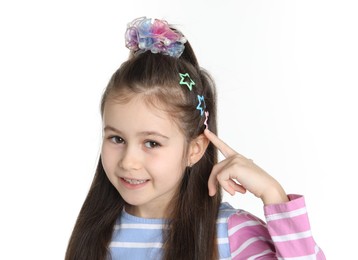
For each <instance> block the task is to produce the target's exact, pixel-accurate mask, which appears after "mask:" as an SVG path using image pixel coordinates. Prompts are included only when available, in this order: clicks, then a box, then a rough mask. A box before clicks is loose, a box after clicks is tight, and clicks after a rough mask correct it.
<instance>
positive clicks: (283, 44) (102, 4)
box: [0, 0, 358, 259]
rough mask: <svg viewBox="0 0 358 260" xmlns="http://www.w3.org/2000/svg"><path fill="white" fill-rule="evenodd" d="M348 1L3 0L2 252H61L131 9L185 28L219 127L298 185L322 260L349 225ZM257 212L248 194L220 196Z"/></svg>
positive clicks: (350, 249) (291, 188)
mask: <svg viewBox="0 0 358 260" xmlns="http://www.w3.org/2000/svg"><path fill="white" fill-rule="evenodd" d="M357 13H358V8H357V4H356V3H355V1H233V0H232V1H219V0H216V1H208V0H206V1H204V0H201V1H193V0H190V1H189V0H185V1H169V0H167V1H159V0H152V1H142V0H140V1H138V0H137V1H127V2H125V1H38V0H37V1H25V0H23V1H1V2H0V39H1V40H0V120H1V128H0V160H1V161H0V162H1V164H0V165H1V170H0V207H1V214H0V239H1V243H0V245H1V249H0V258H1V259H63V256H64V252H65V250H66V246H67V241H68V238H69V236H70V233H71V231H72V228H73V225H74V222H75V219H76V217H77V214H78V211H79V209H80V207H81V205H82V202H83V200H84V198H85V196H86V194H87V191H88V188H89V186H90V183H91V181H92V177H93V174H94V171H95V166H96V163H97V159H98V156H99V150H100V144H101V121H100V113H99V102H100V96H101V94H102V91H103V89H104V87H105V86H106V84H107V82H108V80H109V78H110V76H111V74H112V73H113V72H114V71H115V69H116V68H117V67H118V66H119V65H120V64H121V63H122V62H123V61H124V60H125V59H126V57H127V55H128V51H127V49H126V48H125V47H124V39H123V34H124V31H125V27H126V24H127V23H128V22H129V21H131V20H133V19H134V18H137V17H140V16H148V17H156V18H162V19H166V20H167V21H168V22H170V23H172V24H175V25H177V27H178V28H179V29H181V30H182V31H183V32H184V33H185V34H186V36H187V38H188V39H189V41H190V42H191V44H192V45H193V47H194V49H195V50H196V53H197V56H198V59H199V62H200V64H201V66H203V67H204V68H206V69H207V70H209V72H211V74H212V75H213V77H214V78H215V79H216V83H217V87H218V93H219V100H218V103H219V104H218V105H219V108H218V110H219V136H220V137H221V138H222V139H223V140H225V141H226V142H227V143H228V144H229V145H230V146H231V147H233V148H234V149H236V150H237V151H238V152H240V153H242V154H244V155H245V156H247V157H249V158H252V159H253V160H254V161H255V162H256V163H257V164H258V165H260V166H261V167H262V168H264V169H265V170H266V171H268V172H269V173H270V174H271V175H273V176H274V177H275V178H276V179H277V180H279V181H280V182H281V184H282V185H283V186H284V188H285V190H286V191H287V192H288V193H299V194H304V195H305V197H306V203H307V207H308V211H309V215H310V221H311V225H312V232H313V235H314V237H315V240H316V242H317V243H318V244H319V245H320V246H321V247H322V248H323V250H324V252H325V254H326V256H327V258H328V259H352V256H353V255H355V251H356V250H355V247H356V241H354V239H352V238H349V237H348V236H349V235H353V236H355V235H356V234H357V232H358V230H357V224H356V222H357V217H358V216H357V213H356V210H354V208H355V207H356V202H355V200H356V198H357V195H356V190H357V185H356V183H355V181H354V179H355V178H354V177H355V175H357V174H358V167H357V165H356V163H357V158H356V157H357V155H358V153H357V147H358V138H357V133H358V127H357V111H358V104H357V94H356V88H357V87H358V84H357V83H358V80H357V69H358V63H357V60H358V52H357V49H358V48H357V46H358V40H357V28H358V26H357V25H358V18H357V17H358V16H357ZM225 199H226V200H229V201H230V202H231V203H232V204H233V205H234V206H236V207H240V208H244V209H246V210H249V211H251V212H252V213H254V214H256V215H258V216H260V217H263V211H262V203H261V201H259V200H258V199H256V198H254V196H252V195H245V196H242V195H236V196H235V197H233V198H231V197H228V196H225Z"/></svg>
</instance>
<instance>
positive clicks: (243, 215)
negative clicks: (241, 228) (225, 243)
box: [228, 210, 266, 229]
mask: <svg viewBox="0 0 358 260" xmlns="http://www.w3.org/2000/svg"><path fill="white" fill-rule="evenodd" d="M249 220H254V221H258V222H259V223H261V224H262V225H266V224H265V222H264V221H262V220H261V219H259V218H258V217H256V216H254V215H252V214H250V213H248V212H246V211H243V210H242V211H239V212H237V213H236V214H233V215H231V216H230V217H229V220H228V225H229V229H230V228H231V227H233V226H237V225H240V224H242V223H244V222H246V221H249ZM259 223H258V224H259Z"/></svg>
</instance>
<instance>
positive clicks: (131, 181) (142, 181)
mask: <svg viewBox="0 0 358 260" xmlns="http://www.w3.org/2000/svg"><path fill="white" fill-rule="evenodd" d="M121 179H122V180H123V181H125V182H126V183H129V184H132V185H139V184H143V183H145V182H147V181H148V180H136V179H127V178H121Z"/></svg>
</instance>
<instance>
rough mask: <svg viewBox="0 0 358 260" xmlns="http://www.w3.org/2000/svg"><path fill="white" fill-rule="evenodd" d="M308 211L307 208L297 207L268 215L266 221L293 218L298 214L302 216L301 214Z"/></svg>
mask: <svg viewBox="0 0 358 260" xmlns="http://www.w3.org/2000/svg"><path fill="white" fill-rule="evenodd" d="M306 213H307V209H306V208H300V209H296V210H293V211H289V212H283V213H276V214H271V215H267V216H266V221H267V222H268V221H272V220H277V219H284V218H293V217H297V216H300V215H303V214H306Z"/></svg>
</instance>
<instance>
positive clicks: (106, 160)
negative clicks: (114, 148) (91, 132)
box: [101, 145, 115, 175]
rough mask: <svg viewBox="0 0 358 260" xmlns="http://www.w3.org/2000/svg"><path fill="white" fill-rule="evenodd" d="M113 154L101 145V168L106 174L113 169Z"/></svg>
mask: <svg viewBox="0 0 358 260" xmlns="http://www.w3.org/2000/svg"><path fill="white" fill-rule="evenodd" d="M114 157H115V156H114V154H113V152H111V151H110V149H109V148H108V147H107V146H105V145H103V146H102V149H101V161H102V166H103V169H104V171H105V172H106V174H107V175H108V173H111V172H113V169H114V168H115V161H114Z"/></svg>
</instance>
